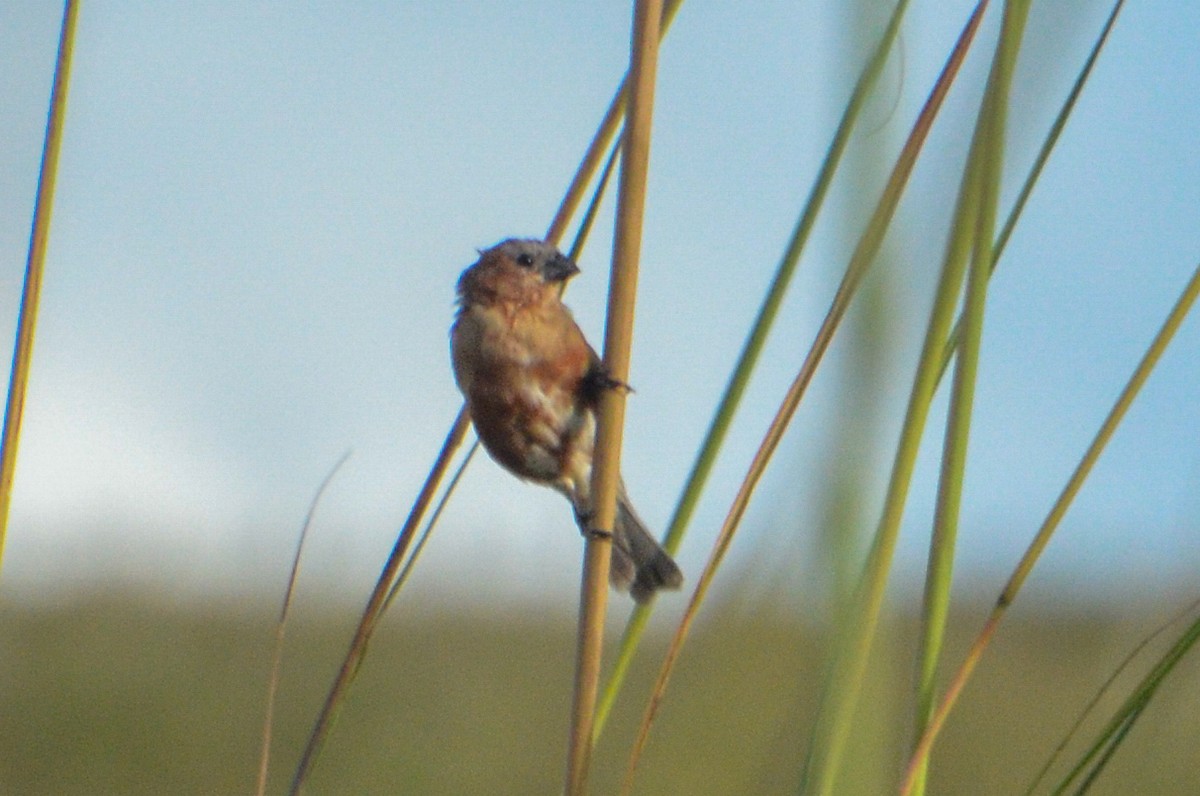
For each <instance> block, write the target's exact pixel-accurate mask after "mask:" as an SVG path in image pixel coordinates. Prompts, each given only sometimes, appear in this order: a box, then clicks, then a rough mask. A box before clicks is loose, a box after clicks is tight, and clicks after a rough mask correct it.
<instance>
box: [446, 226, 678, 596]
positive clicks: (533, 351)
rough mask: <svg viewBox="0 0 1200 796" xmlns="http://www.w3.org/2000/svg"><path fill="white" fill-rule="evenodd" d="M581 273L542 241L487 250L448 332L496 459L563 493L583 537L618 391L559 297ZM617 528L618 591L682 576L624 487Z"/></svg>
mask: <svg viewBox="0 0 1200 796" xmlns="http://www.w3.org/2000/svg"><path fill="white" fill-rule="evenodd" d="M577 273H579V267H578V266H577V265H575V263H574V262H572V261H571V260H570V259H569V258H567V257H565V256H563V255H562V254H561V253H560V252H559V251H558V249H556V248H555V247H554V246H552V245H550V244H549V243H544V242H542V241H539V240H522V239H515V238H514V239H509V240H506V241H503V242H501V243H499V244H497V245H496V246H493V247H492V248H490V249H488V250H487V251H484V252H482V253H481V254H480V256H479V261H478V262H476V263H475V264H474V265H471V266H470V267H468V268H467V269H466V270H465V271H463V273H462V276H461V277H459V280H458V303H459V308H458V315H457V317H456V319H455V321H454V326H453V328H452V329H451V330H450V339H451V353H452V357H453V361H454V378H455V380H456V381H457V382H458V387H459V389H460V390H462V393H463V395H464V396H465V397H466V399H467V408H468V410H469V411H470V413H471V420H472V421H473V422H474V424H475V431H476V433H477V434H478V435H479V439H480V440H481V441H482V442H483V446H484V448H486V449H487V452H488V453H489V454H491V457H492V458H493V459H495V460H496V461H497V462H499V463H500V464H501V465H502V466H503V467H504V468H505V469H506V470H508V471H509V472H511V473H513V474H514V475H516V476H518V477H520V478H524V479H527V480H530V481H535V482H537V483H539V484H545V485H546V486H550V487H553V488H555V489H557V490H558V491H559V492H561V493H563V494H564V495H566V497H567V499H568V500H570V501H571V505H572V506H573V507H574V509H575V519H576V522H578V523H579V528H580V530H581V531H582V532H584V533H587V531H588V528H587V523H588V520H589V518H590V517H591V514H592V503H591V496H590V494H589V492H590V488H591V475H592V447H593V444H594V442H595V436H596V414H595V412H596V407H597V404H598V402H599V398H600V394H601V392H602V391H603V390H605V389H611V388H613V387H619V386H621V385H619V384H618V383H617V382H614V381H613V380H612V379H611V378H610V377H609V376H608V374H607V373H606V372H605V370H604V367H603V365H602V364H601V362H600V358H599V357H598V356H597V355H596V352H595V351H593V350H592V347H591V346H589V345H588V343H587V340H585V339H584V337H583V332H581V331H580V330H579V326H577V325H576V323H575V319H574V318H573V317H572V316H571V311H570V310H569V309H567V307H566V305H564V304H563V303H562V300H561V299H560V298H559V293H560V288H561V285H562V283H563V282H565V281H566V280H568V279H570V278H571V277H572V276H574V275H575V274H577ZM614 525H615V527H614V528H613V529H612V530H613V555H612V568H611V578H610V579H611V581H612V585H613V586H615V587H616V588H618V589H628V590H629V593H630V594H631V595H632V596H633V598H634V599H635V600H637V601H638V602H645V601H646V600H648V599H650V597H651V596H652V595H653V594H654V592H655V591H656V590H658V589H660V588H666V589H677V588H679V585H680V584H681V583H682V582H683V575H682V573H681V572H680V571H679V567H677V566H676V565H675V562H674V561H672V560H671V557H670V556H669V555H667V553H666V552H665V551H664V550H663V549H662V548H661V547H660V546H659V545H658V542H656V541H655V540H654V537H653V536H651V535H650V532H649V531H647V530H646V526H645V525H643V524H642V521H641V520H640V519H638V516H637V514H636V513H635V512H634V510H633V506H632V505H630V502H629V496H628V495H627V494H626V493H625V485H624V484H623V483H622V484H621V488H620V492H619V494H618V497H617V518H616V522H615V523H614Z"/></svg>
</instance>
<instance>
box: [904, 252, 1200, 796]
mask: <svg viewBox="0 0 1200 796" xmlns="http://www.w3.org/2000/svg"><path fill="white" fill-rule="evenodd" d="M1198 294H1200V265H1198V266H1197V267H1196V270H1195V271H1193V272H1192V276H1191V278H1190V279H1189V280H1188V283H1187V285H1186V286H1185V287H1184V289H1183V292H1182V293H1181V294H1180V296H1179V299H1178V300H1177V301H1176V303H1175V305H1174V306H1173V307H1172V308H1171V312H1170V313H1169V314H1168V315H1167V318H1166V320H1165V321H1164V322H1163V325H1162V327H1161V328H1160V329H1159V331H1158V334H1156V335H1155V337H1154V340H1153V341H1152V342H1151V344H1150V347H1149V348H1148V349H1147V350H1146V353H1145V354H1144V355H1143V357H1142V359H1141V361H1140V362H1139V363H1138V366H1137V368H1136V369H1135V370H1134V372H1133V375H1132V376H1130V378H1129V381H1128V382H1127V383H1126V384H1125V387H1124V388H1123V389H1122V390H1121V394H1120V395H1119V396H1118V397H1117V400H1116V403H1114V404H1113V408H1112V409H1111V410H1110V411H1109V413H1108V416H1107V417H1105V419H1104V422H1103V424H1101V426H1100V430H1099V431H1097V432H1096V436H1095V437H1094V438H1093V439H1092V442H1091V444H1090V445H1089V446H1088V449H1087V451H1086V452H1085V453H1084V455H1083V458H1082V459H1081V460H1080V462H1079V464H1078V465H1077V466H1076V468H1075V471H1074V472H1073V473H1072V474H1071V477H1070V479H1069V480H1068V481H1067V484H1066V485H1065V486H1064V487H1063V489H1062V492H1061V493H1059V496H1058V498H1057V499H1056V500H1055V502H1054V505H1053V506H1052V507H1051V509H1050V512H1049V514H1048V515H1047V516H1046V519H1045V520H1044V521H1043V522H1042V525H1041V527H1040V528H1039V529H1038V532H1037V534H1036V535H1035V536H1034V539H1033V541H1032V542H1030V544H1029V547H1028V548H1027V549H1026V551H1025V554H1024V555H1023V556H1022V557H1021V561H1020V562H1019V563H1018V564H1017V567H1016V569H1015V570H1014V571H1013V574H1012V575H1011V576H1010V577H1009V580H1008V583H1007V584H1006V585H1005V587H1004V590H1003V591H1002V592H1001V593H1000V596H999V598H997V600H996V605H995V607H993V608H992V612H991V614H990V615H989V616H988V619H987V621H986V622H985V623H984V626H983V628H982V629H981V630H980V632H979V635H978V636H977V637H976V639H975V641H974V642H973V643H972V645H971V648H970V650H968V652H967V655H966V657H965V658H964V660H963V662H962V664H961V665H960V667H959V669H958V671H957V672H956V674H955V676H954V679H953V680H952V681H951V682H950V685H949V687H948V688H947V690H946V694H945V695H944V696H943V697H942V700H941V703H940V704H939V705H938V709H937V711H936V712H935V713H934V714H933V717H932V718H931V720H930V721H929V724H928V726H927V727H926V728H925V732H924V733H923V734H922V737H921V738H920V740H919V741H918V743H917V745H916V747H915V749H914V751H913V754H912V757H911V758H910V760H909V764H908V768H909V773H908V775H907V776H906V778H905V786H904V788H903V789H902V791H901V793H903V794H907V793H909V792H910V790H909V789H910V787H911V784H912V782H911V780H912V779H913V776H914V775H915V772H916V768H917V766H918V765H920V762H919V761H920V760H921V759H922V758H925V757H927V756H928V755H929V750H930V749H931V748H932V746H933V742H934V740H935V739H936V738H937V735H938V733H939V732H940V731H941V729H942V726H943V725H944V724H945V721H946V718H947V716H949V715H950V711H951V710H952V709H953V708H954V705H955V703H956V702H957V700H958V697H959V695H960V694H961V693H962V690H963V688H964V687H965V686H966V684H967V681H968V680H969V679H970V677H971V674H972V673H973V672H974V671H975V667H976V666H977V665H978V664H979V659H980V658H981V657H982V655H983V653H984V651H985V650H986V649H987V647H988V645H989V644H990V643H991V640H992V637H993V636H994V635H995V633H996V629H997V627H998V626H999V624H1000V620H1001V619H1002V618H1003V616H1004V613H1005V611H1006V610H1007V608H1008V606H1009V605H1011V604H1012V602H1013V600H1015V599H1016V597H1017V594H1018V593H1019V592H1020V590H1021V586H1022V585H1023V584H1024V583H1025V579H1026V578H1027V577H1029V573H1030V571H1031V570H1032V569H1033V567H1034V565H1035V564H1036V563H1037V561H1038V558H1039V557H1040V556H1041V554H1042V551H1043V550H1045V548H1046V545H1047V544H1048V543H1049V542H1050V537H1051V536H1053V535H1054V532H1055V530H1057V529H1058V525H1059V523H1060V522H1061V521H1062V518H1063V517H1064V516H1065V515H1066V513H1067V510H1068V509H1069V508H1070V507H1071V503H1072V502H1073V501H1074V499H1075V496H1076V495H1077V494H1079V490H1080V489H1081V488H1082V487H1083V483H1084V481H1086V480H1087V477H1088V475H1090V474H1091V471H1092V468H1093V467H1094V466H1095V464H1096V461H1097V460H1098V459H1099V458H1100V454H1101V453H1103V452H1104V448H1105V446H1107V445H1108V442H1109V440H1110V439H1112V436H1113V434H1114V433H1115V432H1116V430H1117V427H1118V426H1119V425H1120V424H1121V421H1122V420H1123V419H1124V417H1125V413H1126V412H1127V411H1128V410H1129V406H1130V405H1131V404H1132V403H1133V400H1134V398H1136V397H1137V395H1138V392H1139V391H1140V390H1141V388H1142V386H1143V385H1144V384H1145V383H1146V379H1148V378H1149V377H1150V374H1151V373H1152V372H1153V371H1154V367H1155V365H1157V364H1158V360H1159V359H1160V358H1161V357H1162V354H1163V352H1164V351H1165V350H1166V348H1167V345H1169V344H1170V342H1171V339H1172V338H1173V337H1174V336H1175V332H1176V331H1177V330H1178V329H1179V326H1180V324H1181V323H1183V320H1184V318H1186V317H1187V314H1188V312H1189V311H1190V310H1191V308H1192V305H1193V304H1195V301H1196V296H1197V295H1198Z"/></svg>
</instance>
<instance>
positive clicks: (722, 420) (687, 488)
mask: <svg viewBox="0 0 1200 796" xmlns="http://www.w3.org/2000/svg"><path fill="white" fill-rule="evenodd" d="M907 5H908V0H901V2H899V3H897V5H896V8H895V10H894V11H893V12H892V17H891V20H890V21H889V22H888V26H887V28H886V30H885V31H884V33H883V36H882V37H881V38H880V40H879V43H878V44H877V45H876V48H875V52H874V53H873V54H872V56H871V59H870V60H869V61H868V62H867V64H866V66H864V68H863V71H862V73H861V74H860V75H859V77H858V81H857V82H856V84H855V86H854V90H853V91H852V93H851V95H850V100H849V101H848V103H847V105H846V109H845V111H844V112H843V113H842V118H841V120H840V121H839V122H838V126H837V129H836V131H835V132H834V136H833V140H832V141H831V142H830V145H829V149H828V150H827V151H826V153H825V158H824V160H823V161H822V163H821V169H820V171H819V172H818V174H817V178H816V180H815V182H814V183H813V187H812V189H811V191H810V192H809V195H808V198H807V199H806V200H805V203H804V209H803V210H802V211H801V213H800V218H799V220H798V221H797V222H796V227H795V229H794V230H793V232H792V236H791V239H790V241H789V242H788V245H787V248H786V250H785V252H784V254H783V257H782V259H781V260H780V263H779V266H778V268H777V269H776V271H775V276H774V277H773V278H772V280H771V284H770V286H769V287H768V288H767V294H766V297H765V298H764V299H763V304H762V306H761V307H760V308H759V311H758V315H757V316H756V317H755V319H754V323H753V325H752V326H751V330H750V334H749V336H748V337H747V338H746V343H745V345H744V346H743V347H742V351H741V353H740V354H739V355H738V360H737V363H736V364H735V365H734V368H733V373H732V375H731V376H730V379H729V383H728V384H727V385H726V387H725V392H724V393H723V394H722V396H721V399H720V401H719V403H718V405H717V410H716V413H715V414H714V416H713V419H712V422H711V423H710V425H709V427H708V431H707V432H706V433H705V436H704V441H703V442H702V443H701V445H700V452H699V454H697V456H696V461H695V463H694V464H693V465H692V469H691V471H690V472H689V473H688V477H687V480H686V481H685V483H684V488H683V492H682V494H681V496H680V498H679V502H678V503H677V504H676V507H675V511H674V513H673V514H672V516H671V520H670V522H669V523H668V525H667V534H666V537H665V539H664V541H663V546H664V547H665V548H666V549H667V551H668V552H670V553H672V554H673V553H675V552H676V551H677V550H678V549H679V545H680V544H681V543H682V542H683V536H684V533H685V531H686V530H687V527H688V525H689V524H690V523H691V519H692V514H693V513H694V511H695V509H696V504H697V503H698V502H699V500H700V496H701V494H702V493H703V491H704V487H705V485H706V484H707V482H708V477H709V475H710V474H711V472H712V468H713V465H714V464H715V463H716V460H717V455H718V454H719V453H720V450H721V446H722V444H723V443H724V441H725V435H726V434H727V432H728V431H729V426H730V424H731V423H732V422H733V417H734V415H735V414H736V413H737V409H738V406H739V405H740V403H741V400H742V395H743V394H744V393H745V391H746V386H747V385H748V384H749V382H750V376H751V375H752V374H753V372H754V368H755V366H756V365H757V364H758V357H759V355H760V354H761V353H762V348H763V346H764V345H765V344H766V340H767V335H768V334H769V332H770V331H771V327H772V326H773V325H774V322H775V317H776V315H777V314H778V312H779V307H780V304H781V303H782V302H783V297H784V296H785V295H786V293H787V287H788V285H789V284H790V282H791V279H792V276H793V275H794V274H795V271H796V266H797V264H798V263H799V261H800V255H801V253H802V252H803V251H804V246H805V244H806V243H807V242H808V236H809V233H810V232H811V231H812V227H813V224H814V223H815V222H816V219H817V215H818V214H819V213H820V210H821V207H822V206H823V204H824V200H825V195H826V194H827V192H828V190H829V186H830V184H831V183H832V181H833V175H834V174H835V173H836V171H837V167H838V164H839V162H840V161H841V158H842V154H843V153H844V151H845V148H846V145H847V144H848V143H849V140H850V135H851V133H852V132H853V131H854V126H855V124H856V123H857V121H858V118H859V115H860V113H861V111H862V108H863V106H864V105H865V103H866V100H867V98H868V97H869V96H870V93H871V90H872V88H873V87H874V85H875V82H876V80H877V79H878V77H879V74H880V72H881V71H882V70H883V66H884V64H885V63H886V62H887V56H888V53H889V52H890V51H891V46H892V43H893V42H894V41H895V38H896V32H897V31H898V30H899V26H900V22H901V20H902V19H903V16H904V11H905V9H906V7H907ZM651 608H652V606H638V607H637V608H635V609H634V611H633V613H632V614H631V615H630V618H629V622H628V624H627V625H626V627H625V632H624V634H623V636H622V638H621V645H620V648H619V650H618V652H617V657H616V663H615V665H614V667H613V670H612V672H611V673H610V675H609V678H608V680H607V682H606V684H605V688H604V692H603V694H602V695H601V697H600V702H599V705H598V707H597V712H596V725H595V737H596V738H598V737H599V735H600V733H601V731H602V730H603V728H604V724H605V722H606V721H607V719H608V715H609V713H610V712H611V710H612V707H613V705H614V703H615V702H616V697H617V694H618V693H619V692H620V690H621V687H622V685H623V684H624V682H625V676H626V674H627V673H628V670H629V666H630V664H631V663H632V662H633V657H634V655H635V654H636V652H637V648H638V644H639V642H640V641H641V638H642V635H643V633H645V629H646V624H647V623H648V622H649V620H650V611H651Z"/></svg>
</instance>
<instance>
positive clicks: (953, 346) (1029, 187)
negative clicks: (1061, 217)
mask: <svg viewBox="0 0 1200 796" xmlns="http://www.w3.org/2000/svg"><path fill="white" fill-rule="evenodd" d="M1124 5H1125V0H1117V2H1116V3H1114V4H1113V7H1112V11H1110V12H1109V15H1108V18H1107V19H1106V20H1105V22H1104V26H1103V28H1101V30H1100V35H1099V36H1098V37H1097V38H1096V42H1095V44H1093V45H1092V49H1091V52H1089V53H1088V57H1087V59H1086V60H1085V61H1084V64H1083V68H1082V69H1080V71H1079V75H1078V76H1077V77H1076V78H1075V82H1074V84H1072V86H1071V90H1070V91H1069V92H1067V97H1066V99H1065V100H1064V101H1063V104H1062V107H1061V108H1059V110H1058V115H1057V116H1055V117H1054V123H1053V124H1051V125H1050V130H1049V132H1048V133H1047V134H1046V139H1045V140H1044V141H1043V142H1042V146H1041V148H1040V149H1039V150H1038V154H1037V157H1035V158H1034V160H1033V165H1032V166H1031V167H1030V169H1029V174H1028V175H1027V176H1026V177H1025V181H1024V182H1023V183H1022V184H1021V190H1020V191H1019V192H1018V193H1017V198H1016V201H1014V202H1013V207H1012V210H1010V211H1009V213H1008V217H1007V218H1006V219H1005V221H1004V226H1003V227H1001V229H1000V234H999V235H998V236H997V237H996V245H995V246H994V247H993V249H992V269H991V270H992V271H993V272H995V270H996V266H997V265H999V263H1000V257H1001V256H1002V255H1003V254H1004V249H1005V248H1006V247H1007V246H1008V240H1009V238H1010V237H1012V233H1013V230H1014V229H1016V226H1017V222H1018V221H1020V220H1021V214H1022V213H1023V212H1024V210H1025V204H1026V203H1027V202H1028V201H1029V197H1030V195H1031V194H1032V193H1033V188H1034V186H1035V185H1037V181H1038V179H1039V178H1040V177H1041V176H1042V169H1044V168H1045V166H1046V161H1048V160H1049V159H1050V154H1051V153H1052V152H1053V151H1054V147H1055V146H1056V145H1057V144H1058V139H1059V137H1060V136H1061V135H1062V131H1063V129H1064V128H1065V127H1066V126H1067V120H1068V119H1070V118H1071V113H1072V111H1074V110H1075V103H1076V102H1077V101H1078V100H1079V95H1080V94H1082V93H1083V88H1084V86H1086V85H1087V81H1088V78H1089V77H1091V74H1092V69H1093V67H1095V65H1096V61H1097V59H1099V57H1100V52H1101V51H1102V50H1103V49H1104V45H1105V44H1106V43H1107V42H1108V35H1109V34H1110V33H1112V29H1113V26H1114V25H1115V24H1116V22H1117V15H1118V14H1120V13H1121V9H1122V8H1123V7H1124ZM961 336H962V318H959V319H958V320H956V321H955V322H954V329H952V330H951V332H950V340H949V342H948V343H947V344H946V350H945V352H944V353H943V355H942V375H945V372H946V369H947V368H948V367H949V365H950V360H951V359H953V358H954V354H955V352H956V351H957V350H958V346H959V343H960V338H961ZM939 380H940V377H939Z"/></svg>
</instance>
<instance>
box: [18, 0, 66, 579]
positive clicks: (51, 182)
mask: <svg viewBox="0 0 1200 796" xmlns="http://www.w3.org/2000/svg"><path fill="white" fill-rule="evenodd" d="M78 16H79V3H77V2H74V0H67V2H66V4H65V5H64V6H63V16H62V27H61V29H60V30H59V34H58V60H57V62H56V63H55V66H54V87H53V88H52V89H51V90H50V111H49V114H48V116H47V118H46V135H45V138H44V139H43V142H42V163H41V167H40V171H39V173H38V184H37V196H36V198H35V199H34V204H33V223H32V226H31V228H30V230H29V254H28V257H27V258H26V260H25V284H24V287H23V288H22V290H21V309H20V312H19V314H18V316H17V336H16V340H15V341H14V343H13V356H12V368H11V370H10V371H9V378H8V398H7V400H6V403H5V407H4V436H3V439H0V564H3V563H4V540H5V537H6V536H7V535H8V511H9V506H10V505H11V504H12V489H13V479H14V478H15V476H16V472H17V447H18V443H19V440H20V437H21V418H22V417H23V415H24V414H25V393H26V391H27V389H28V387H29V367H30V363H31V362H32V360H33V336H34V331H35V330H36V329H37V314H38V304H39V300H40V298H41V294H42V275H43V273H45V270H46V246H47V244H48V242H49V239H50V216H51V214H52V211H53V209H54V186H55V183H56V181H57V177H58V153H59V150H60V149H62V135H63V122H64V120H65V119H66V115H67V88H68V86H69V85H70V78H71V55H72V53H73V52H74V47H75V20H76V19H77V18H78Z"/></svg>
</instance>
